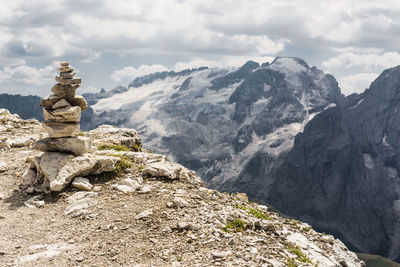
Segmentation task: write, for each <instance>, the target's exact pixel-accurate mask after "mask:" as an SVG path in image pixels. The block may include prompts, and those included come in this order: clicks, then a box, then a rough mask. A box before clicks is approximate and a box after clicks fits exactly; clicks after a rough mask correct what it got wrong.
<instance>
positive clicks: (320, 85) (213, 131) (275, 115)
mask: <svg viewBox="0 0 400 267" xmlns="http://www.w3.org/2000/svg"><path fill="white" fill-rule="evenodd" d="M85 97H87V98H88V99H90V103H91V104H92V108H93V110H94V111H95V113H96V114H97V115H98V116H97V120H98V124H102V123H109V124H115V125H120V126H124V127H132V128H135V129H136V130H138V132H139V133H140V135H141V136H142V138H143V139H144V143H145V144H147V145H148V146H149V148H152V149H154V150H156V151H159V152H162V153H166V154H168V156H169V157H171V158H173V159H174V160H176V161H178V162H180V163H181V164H183V165H185V166H187V167H188V168H192V169H195V170H196V171H197V172H198V173H199V174H200V176H201V177H202V178H203V179H204V180H205V181H207V182H209V183H211V184H212V185H214V186H216V187H218V186H219V185H221V184H222V183H225V182H229V181H232V180H234V179H236V178H237V177H239V176H240V177H243V176H249V179H251V177H252V175H258V173H259V171H258V170H257V169H260V168H261V169H263V170H262V172H261V173H262V175H263V177H265V176H266V174H267V173H268V172H269V170H270V169H271V168H273V167H274V166H275V165H276V164H277V162H278V161H279V156H280V155H282V154H285V153H286V152H288V151H289V150H290V149H291V148H292V146H293V140H294V137H295V136H296V134H297V133H299V132H301V131H302V130H303V128H304V125H305V124H306V123H307V122H308V121H309V120H310V119H311V118H312V117H313V116H315V114H317V113H318V112H320V111H322V110H324V109H325V108H327V107H331V106H333V105H335V103H336V102H337V101H338V100H339V99H340V98H341V97H342V95H341V94H340V89H339V87H338V85H337V82H336V80H335V79H334V78H333V77H332V76H331V75H327V74H324V73H323V72H322V71H320V70H318V69H317V68H316V67H309V66H308V65H307V63H306V62H304V61H303V60H301V59H299V58H276V59H275V60H274V61H273V62H271V63H264V64H262V65H261V66H260V65H259V64H258V63H256V62H252V61H249V62H247V63H246V64H244V65H243V66H241V67H240V68H226V69H217V68H205V67H204V68H199V69H192V70H185V71H182V72H178V73H176V72H161V73H155V74H151V75H147V76H144V77H140V78H137V79H135V80H134V81H133V82H132V83H131V84H130V85H129V87H128V88H117V90H115V91H114V92H102V93H100V94H97V95H94V94H92V95H90V96H88V95H85ZM258 155H263V157H264V159H265V158H267V160H266V161H264V162H263V163H262V164H257V166H253V165H254V164H252V163H253V161H254V158H255V157H258ZM268 183H269V182H268Z"/></svg>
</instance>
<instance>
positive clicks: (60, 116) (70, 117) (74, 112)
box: [43, 106, 81, 122]
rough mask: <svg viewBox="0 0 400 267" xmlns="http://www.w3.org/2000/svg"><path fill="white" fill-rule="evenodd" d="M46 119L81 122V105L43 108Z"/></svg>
mask: <svg viewBox="0 0 400 267" xmlns="http://www.w3.org/2000/svg"><path fill="white" fill-rule="evenodd" d="M43 113H44V119H45V120H49V121H56V122H79V121H80V120H81V108H80V107H79V106H74V107H64V108H58V109H54V110H52V109H45V108H44V109H43Z"/></svg>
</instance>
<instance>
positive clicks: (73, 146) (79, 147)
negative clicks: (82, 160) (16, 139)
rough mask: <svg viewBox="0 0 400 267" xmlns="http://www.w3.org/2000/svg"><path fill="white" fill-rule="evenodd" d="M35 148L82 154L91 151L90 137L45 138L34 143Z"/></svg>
mask: <svg viewBox="0 0 400 267" xmlns="http://www.w3.org/2000/svg"><path fill="white" fill-rule="evenodd" d="M33 148H34V149H37V150H40V151H45V152H46V151H48V152H66V153H72V154H75V155H78V156H79V155H82V154H84V153H86V152H88V151H90V138H88V137H83V136H77V137H62V138H50V137H48V138H43V139H41V140H38V141H36V142H35V143H33Z"/></svg>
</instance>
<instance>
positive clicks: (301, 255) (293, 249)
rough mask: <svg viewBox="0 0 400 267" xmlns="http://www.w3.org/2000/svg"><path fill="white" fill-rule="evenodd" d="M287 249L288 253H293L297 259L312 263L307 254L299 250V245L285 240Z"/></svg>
mask: <svg viewBox="0 0 400 267" xmlns="http://www.w3.org/2000/svg"><path fill="white" fill-rule="evenodd" d="M285 245H286V247H287V249H288V250H289V252H290V253H292V254H294V255H296V256H297V260H298V261H300V262H303V263H310V264H312V261H311V259H310V258H309V257H307V255H305V254H304V253H303V251H301V249H300V247H299V246H297V245H296V244H294V243H291V242H287V243H286V244H285Z"/></svg>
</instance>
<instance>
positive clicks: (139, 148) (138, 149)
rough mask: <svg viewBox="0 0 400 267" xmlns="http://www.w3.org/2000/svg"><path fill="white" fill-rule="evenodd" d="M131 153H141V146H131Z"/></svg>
mask: <svg viewBox="0 0 400 267" xmlns="http://www.w3.org/2000/svg"><path fill="white" fill-rule="evenodd" d="M132 151H135V152H142V145H138V144H134V145H133V146H132Z"/></svg>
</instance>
